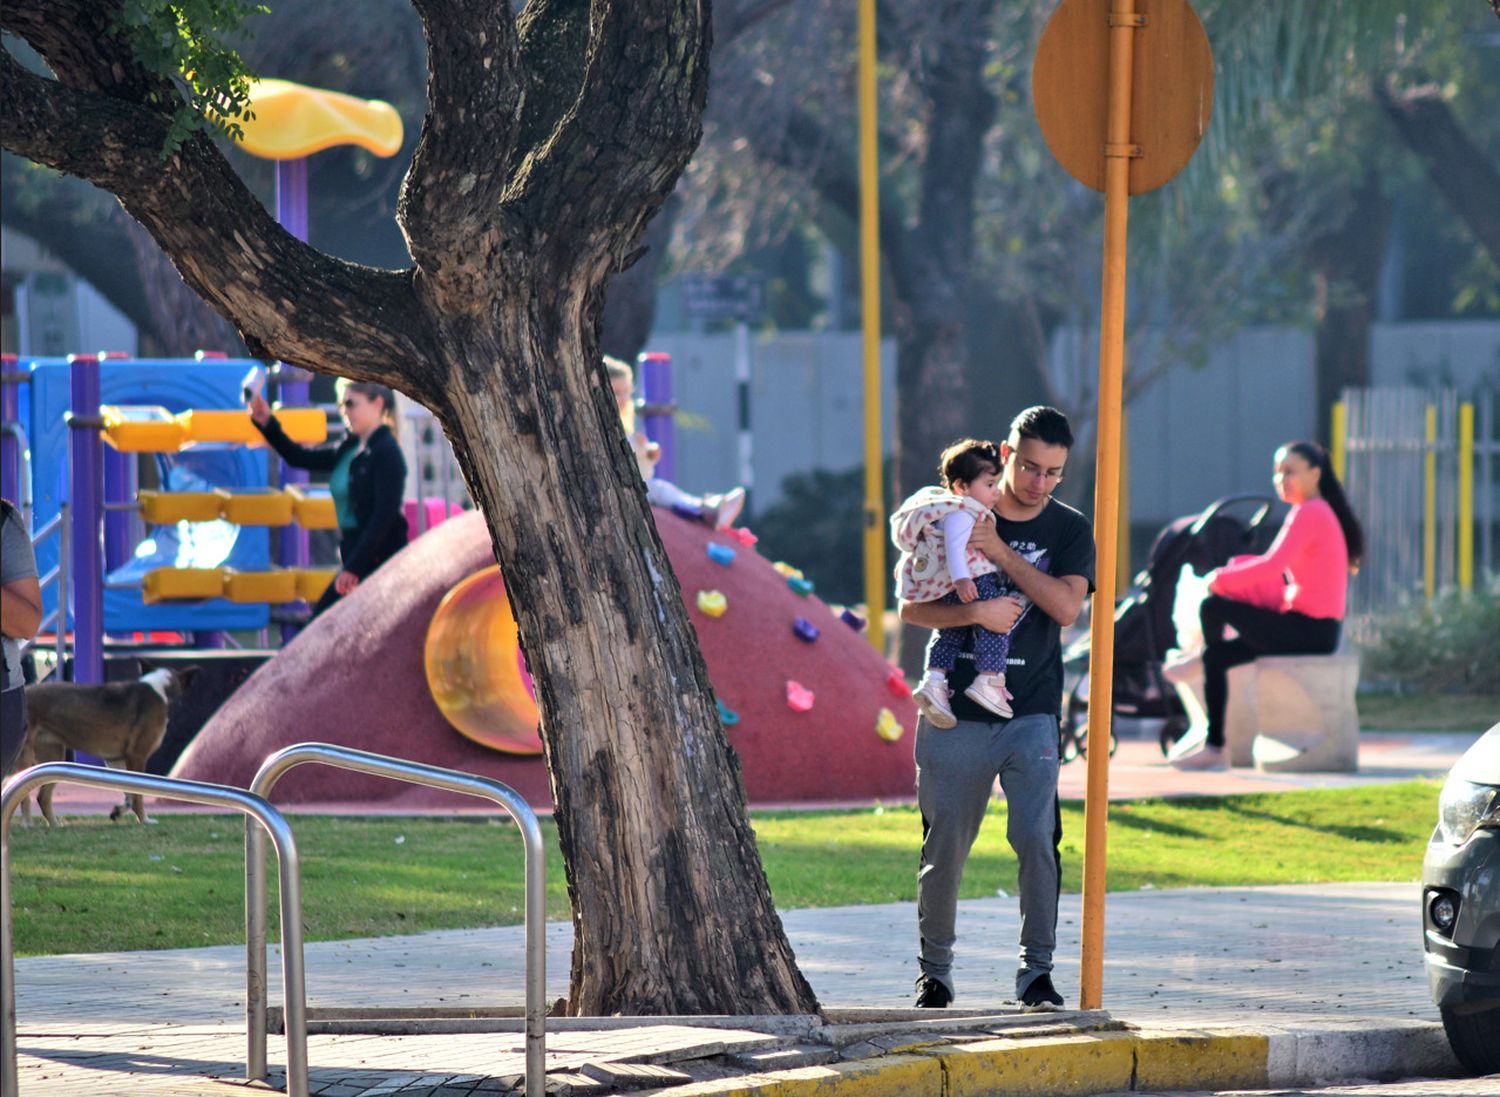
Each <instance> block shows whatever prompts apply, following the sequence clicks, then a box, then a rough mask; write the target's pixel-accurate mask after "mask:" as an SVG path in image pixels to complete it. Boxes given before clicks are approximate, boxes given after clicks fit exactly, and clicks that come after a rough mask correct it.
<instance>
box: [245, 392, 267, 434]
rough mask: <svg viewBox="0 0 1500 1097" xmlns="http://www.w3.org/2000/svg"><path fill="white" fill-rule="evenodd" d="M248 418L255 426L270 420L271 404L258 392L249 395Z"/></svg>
mask: <svg viewBox="0 0 1500 1097" xmlns="http://www.w3.org/2000/svg"><path fill="white" fill-rule="evenodd" d="M250 418H251V419H253V420H254V421H255V424H256V426H261V427H263V426H265V425H266V424H267V423H269V422H270V421H271V405H270V404H268V403H266V398H265V397H264V396H262V395H261V394H260V393H258V392H257V393H256V394H255V395H254V396H252V397H250Z"/></svg>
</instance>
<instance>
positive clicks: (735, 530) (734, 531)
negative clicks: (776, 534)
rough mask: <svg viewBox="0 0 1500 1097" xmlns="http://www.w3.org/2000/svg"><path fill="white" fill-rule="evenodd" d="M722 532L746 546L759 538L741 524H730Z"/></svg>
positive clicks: (753, 543) (748, 546)
mask: <svg viewBox="0 0 1500 1097" xmlns="http://www.w3.org/2000/svg"><path fill="white" fill-rule="evenodd" d="M723 532H724V533H725V534H726V535H728V536H730V537H733V538H734V539H735V540H736V541H738V542H739V543H740V544H742V545H744V546H745V547H746V548H751V547H753V546H754V545H755V542H757V541H759V540H760V538H759V537H757V536H755V534H753V533H751V532H750V531H749V530H748V529H745V528H744V527H743V526H731V527H730V528H729V529H726V530H724V531H723Z"/></svg>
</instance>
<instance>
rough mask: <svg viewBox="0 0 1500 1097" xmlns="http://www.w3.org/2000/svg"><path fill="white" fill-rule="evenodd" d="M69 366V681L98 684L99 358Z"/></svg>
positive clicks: (76, 359)
mask: <svg viewBox="0 0 1500 1097" xmlns="http://www.w3.org/2000/svg"><path fill="white" fill-rule="evenodd" d="M68 364H69V365H70V366H71V367H72V415H71V417H70V421H69V425H70V426H71V428H72V429H71V430H70V431H69V438H68V449H69V458H70V461H71V464H72V477H71V483H70V485H69V488H68V498H69V502H70V503H71V507H70V511H71V516H70V519H69V520H70V521H71V522H72V523H73V530H72V539H73V549H72V551H73V558H72V560H71V561H70V563H71V569H70V570H71V574H70V575H69V577H68V589H69V591H70V593H71V594H72V596H73V599H72V600H73V680H74V681H75V682H88V683H93V684H97V683H100V682H103V681H104V576H103V574H102V571H101V567H100V565H101V564H102V562H103V554H102V552H101V549H100V544H99V527H100V525H101V523H100V519H101V518H102V517H103V513H104V507H103V495H104V453H103V449H104V444H103V443H102V442H101V441H100V440H99V426H100V424H99V359H98V358H96V357H95V356H93V355H83V354H75V355H72V356H71V357H69V359H68Z"/></svg>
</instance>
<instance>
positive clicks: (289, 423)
mask: <svg viewBox="0 0 1500 1097" xmlns="http://www.w3.org/2000/svg"><path fill="white" fill-rule="evenodd" d="M245 421H246V422H249V421H250V416H248V415H246V416H245ZM276 421H277V422H278V423H280V424H281V430H282V433H284V434H285V435H286V436H287V437H288V438H290V439H291V440H292V441H293V442H301V443H302V444H303V445H316V444H317V443H318V442H326V441H327V440H328V416H327V415H325V414H324V412H323V409H322V408H277V409H276ZM249 444H250V445H252V446H264V445H265V444H266V440H265V439H264V438H262V437H261V436H260V431H258V430H256V429H255V427H254V426H251V428H250V437H249Z"/></svg>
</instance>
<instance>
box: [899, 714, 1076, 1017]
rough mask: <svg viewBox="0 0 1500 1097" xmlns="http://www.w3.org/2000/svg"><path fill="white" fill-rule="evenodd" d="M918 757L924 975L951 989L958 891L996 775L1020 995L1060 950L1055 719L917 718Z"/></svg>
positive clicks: (919, 921)
mask: <svg viewBox="0 0 1500 1097" xmlns="http://www.w3.org/2000/svg"><path fill="white" fill-rule="evenodd" d="M916 754H917V804H918V806H919V807H920V808H921V809H922V865H921V868H920V870H919V871H918V872H917V928H918V930H919V932H920V933H921V943H920V948H919V951H918V960H919V961H920V962H921V967H922V971H923V973H924V974H926V975H929V976H931V977H932V978H934V979H937V980H939V981H940V982H942V983H943V985H945V986H946V987H947V988H948V990H949V991H950V992H953V991H954V987H953V976H952V970H953V942H954V940H955V939H956V938H957V934H956V932H955V930H954V922H955V916H956V913H957V904H958V886H959V884H960V883H961V882H962V880H963V874H964V862H965V861H967V860H968V857H969V850H970V848H971V847H972V846H973V845H974V839H975V838H976V837H977V836H978V834H979V824H980V823H981V822H982V821H983V820H984V812H985V809H986V808H987V807H988V806H989V801H990V791H991V788H992V787H993V785H994V782H995V777H996V776H997V775H998V776H999V778H1000V787H1001V789H1002V790H1003V791H1004V793H1005V799H1006V803H1007V806H1008V812H1009V823H1008V825H1007V828H1006V837H1007V838H1008V839H1009V840H1010V847H1011V849H1013V850H1015V852H1016V859H1017V861H1018V863H1019V866H1020V892H1021V896H1020V898H1021V953H1020V958H1021V967H1020V970H1018V971H1017V972H1016V996H1017V997H1020V996H1021V994H1023V993H1024V992H1025V990H1026V988H1027V987H1028V986H1030V985H1031V983H1032V981H1033V980H1034V979H1036V978H1037V977H1038V976H1039V975H1042V974H1044V973H1046V972H1049V971H1051V970H1052V952H1053V949H1054V948H1055V947H1056V945H1057V892H1058V885H1059V881H1058V876H1059V866H1060V857H1059V855H1058V844H1059V843H1060V842H1061V841H1062V821H1061V816H1060V815H1059V814H1058V809H1057V718H1056V717H1053V716H1019V717H1017V718H1016V719H1014V720H1008V721H1000V722H997V723H994V724H986V723H979V722H975V721H969V720H960V721H959V723H958V726H957V727H955V728H951V729H950V730H948V731H940V730H938V729H937V728H934V727H932V726H931V725H930V724H928V723H927V721H926V720H925V719H924V720H919V721H918V722H917V746H916ZM954 996H955V997H957V994H956V993H955V994H954Z"/></svg>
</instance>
